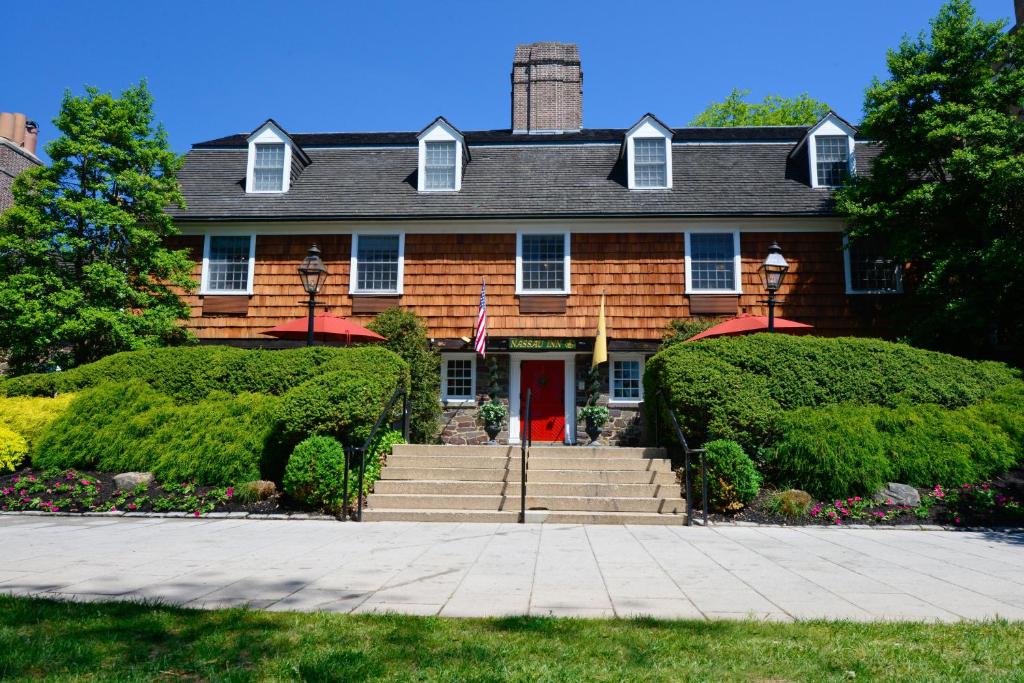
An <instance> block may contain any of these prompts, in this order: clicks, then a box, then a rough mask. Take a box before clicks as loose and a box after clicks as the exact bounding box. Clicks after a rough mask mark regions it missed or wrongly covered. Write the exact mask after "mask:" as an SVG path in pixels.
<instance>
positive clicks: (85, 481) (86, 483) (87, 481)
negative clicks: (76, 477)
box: [80, 479, 91, 486]
mask: <svg viewBox="0 0 1024 683" xmlns="http://www.w3.org/2000/svg"><path fill="white" fill-rule="evenodd" d="M80 483H81V484H82V486H91V484H90V483H89V480H88V479H83V480H82V481H81V482H80Z"/></svg>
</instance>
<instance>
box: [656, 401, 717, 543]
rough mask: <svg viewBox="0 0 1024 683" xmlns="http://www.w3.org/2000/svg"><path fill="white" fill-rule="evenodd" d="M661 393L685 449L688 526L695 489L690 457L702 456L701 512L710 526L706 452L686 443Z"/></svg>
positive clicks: (705, 524) (674, 429) (666, 410)
mask: <svg viewBox="0 0 1024 683" xmlns="http://www.w3.org/2000/svg"><path fill="white" fill-rule="evenodd" d="M660 393H661V402H662V403H664V404H665V412H667V413H668V417H669V420H670V421H671V422H672V429H673V431H675V434H676V439H678V440H679V445H680V446H681V447H682V449H683V469H684V471H685V475H684V480H685V482H686V483H685V487H686V526H692V525H693V490H692V489H693V487H692V484H691V482H692V475H691V472H690V457H691V456H693V455H699V456H700V482H701V498H700V500H701V507H702V510H701V512H702V513H703V520H702V522H703V524H704V526H707V525H708V468H707V461H706V458H705V450H704V449H703V448H690V445H689V444H688V443H687V442H686V436H685V435H684V434H683V429H682V427H680V426H679V419H678V418H677V417H676V413H675V411H674V410H672V406H671V405H670V404H669V402H668V399H667V398H666V396H665V394H664V392H660Z"/></svg>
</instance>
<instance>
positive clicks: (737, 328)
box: [686, 313, 813, 341]
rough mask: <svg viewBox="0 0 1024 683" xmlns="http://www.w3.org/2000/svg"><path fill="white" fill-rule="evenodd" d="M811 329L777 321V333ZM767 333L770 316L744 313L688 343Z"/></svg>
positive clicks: (798, 324)
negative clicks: (710, 338)
mask: <svg viewBox="0 0 1024 683" xmlns="http://www.w3.org/2000/svg"><path fill="white" fill-rule="evenodd" d="M811 329H813V325H805V324H804V323H798V322H796V321H793V320H786V319H785V318H776V319H775V331H776V332H784V333H786V334H807V333H808V332H810V331H811ZM767 331H768V316H765V315H750V314H749V313H743V314H740V315H738V316H736V317H735V318H732V319H731V320H726V321H724V322H720V323H718V324H717V325H715V326H714V327H710V328H708V329H706V330H704V331H703V332H701V333H700V334H697V335H694V336H692V337H690V338H689V339H687V340H686V341H696V340H697V339H707V338H708V337H724V336H734V335H739V334H753V333H755V332H767Z"/></svg>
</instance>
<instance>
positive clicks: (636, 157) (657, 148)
mask: <svg viewBox="0 0 1024 683" xmlns="http://www.w3.org/2000/svg"><path fill="white" fill-rule="evenodd" d="M633 182H634V184H635V185H636V186H637V187H666V186H667V184H668V183H667V180H666V163H665V140H664V139H663V138H636V139H634V140H633Z"/></svg>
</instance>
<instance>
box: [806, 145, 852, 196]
mask: <svg viewBox="0 0 1024 683" xmlns="http://www.w3.org/2000/svg"><path fill="white" fill-rule="evenodd" d="M849 145H850V143H849V138H847V137H846V136H845V135H819V136H817V137H815V138H814V149H815V154H816V156H817V163H818V185H819V186H822V187H837V186H839V185H842V184H843V181H844V180H846V176H847V175H848V174H849V172H850V146H849Z"/></svg>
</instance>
